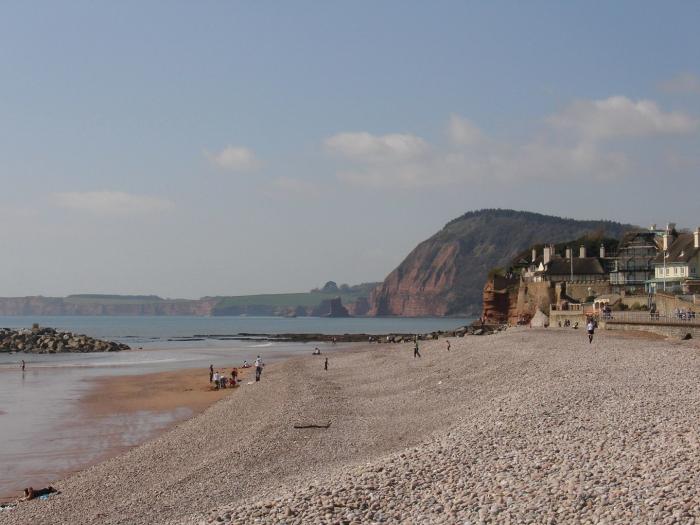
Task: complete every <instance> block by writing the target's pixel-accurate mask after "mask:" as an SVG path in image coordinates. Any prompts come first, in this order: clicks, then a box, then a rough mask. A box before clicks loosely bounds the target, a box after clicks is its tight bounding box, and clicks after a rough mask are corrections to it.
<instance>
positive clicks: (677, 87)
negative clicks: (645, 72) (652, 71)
mask: <svg viewBox="0 0 700 525" xmlns="http://www.w3.org/2000/svg"><path fill="white" fill-rule="evenodd" d="M659 88H660V89H661V90H662V91H665V92H666V93H681V94H683V93H695V94H700V77H698V76H697V75H695V74H693V73H680V74H678V75H676V76H675V77H673V78H669V79H668V80H665V81H663V82H661V83H660V84H659Z"/></svg>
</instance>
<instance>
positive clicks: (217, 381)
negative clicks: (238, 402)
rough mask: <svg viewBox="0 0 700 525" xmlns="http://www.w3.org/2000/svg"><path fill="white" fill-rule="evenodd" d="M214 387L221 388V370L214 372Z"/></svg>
mask: <svg viewBox="0 0 700 525" xmlns="http://www.w3.org/2000/svg"><path fill="white" fill-rule="evenodd" d="M214 388H215V389H216V390H219V372H214Z"/></svg>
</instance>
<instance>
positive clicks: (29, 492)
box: [19, 485, 58, 501]
mask: <svg viewBox="0 0 700 525" xmlns="http://www.w3.org/2000/svg"><path fill="white" fill-rule="evenodd" d="M55 492H58V491H57V490H56V489H55V488H53V487H52V486H51V485H49V486H48V487H47V488H44V489H38V490H34V488H33V487H29V488H28V489H24V496H23V497H21V498H20V499H19V501H29V500H32V499H36V498H39V497H41V496H48V495H49V494H53V493H55Z"/></svg>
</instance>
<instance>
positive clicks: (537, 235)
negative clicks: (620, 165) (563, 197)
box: [368, 210, 632, 316]
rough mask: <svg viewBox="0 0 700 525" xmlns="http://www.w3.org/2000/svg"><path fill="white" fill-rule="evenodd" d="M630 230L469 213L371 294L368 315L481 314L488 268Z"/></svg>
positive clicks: (555, 219)
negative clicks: (545, 248)
mask: <svg viewBox="0 0 700 525" xmlns="http://www.w3.org/2000/svg"><path fill="white" fill-rule="evenodd" d="M629 228H632V226H629V225H623V224H619V223H615V222H610V221H577V220H573V219H562V218H559V217H551V216H547V215H541V214H538V213H530V212H522V211H513V210H480V211H476V212H470V213H467V214H465V215H463V216H462V217H460V218H458V219H455V220H453V221H451V222H450V223H448V224H447V225H446V226H445V227H444V228H443V229H442V230H441V231H439V232H438V233H436V234H435V235H433V236H432V237H431V238H430V239H427V240H426V241H423V242H422V243H420V244H419V245H418V246H417V247H416V248H415V249H414V250H413V251H412V252H411V253H410V254H409V255H408V256H407V257H406V259H404V261H403V262H402V263H401V264H400V265H399V266H398V267H397V268H396V269H395V270H394V271H393V272H391V273H390V274H389V276H388V277H387V278H386V280H385V281H384V282H383V283H382V284H381V285H380V286H378V287H377V288H375V290H374V291H373V292H372V295H371V298H370V306H371V308H370V311H369V312H368V313H369V315H398V316H443V315H461V314H466V315H479V314H480V313H481V302H482V293H483V286H484V282H485V281H486V279H487V276H488V272H489V270H491V269H492V268H496V267H507V266H508V265H509V264H510V262H511V261H512V260H513V259H514V258H515V257H516V256H517V255H518V254H520V253H522V252H523V251H524V250H526V249H527V248H528V247H530V246H532V245H535V244H539V243H544V242H560V241H565V240H568V239H575V238H579V237H582V236H583V235H586V234H589V233H591V232H596V233H600V234H605V235H608V236H611V237H620V236H621V235H622V233H624V231H626V230H627V229H629ZM533 313H534V312H533Z"/></svg>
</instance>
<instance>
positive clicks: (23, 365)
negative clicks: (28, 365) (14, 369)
mask: <svg viewBox="0 0 700 525" xmlns="http://www.w3.org/2000/svg"><path fill="white" fill-rule="evenodd" d="M24 367H25V363H24V359H22V372H24Z"/></svg>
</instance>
